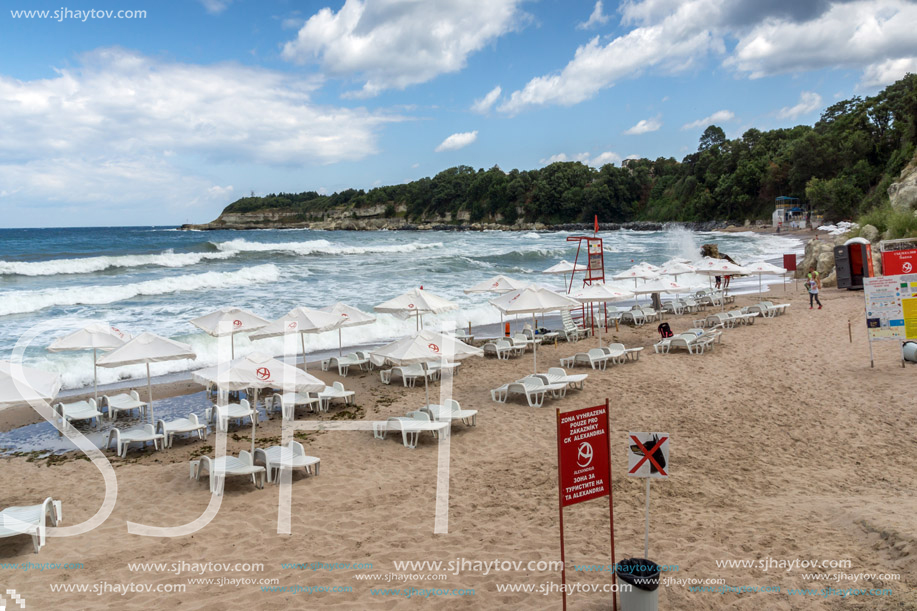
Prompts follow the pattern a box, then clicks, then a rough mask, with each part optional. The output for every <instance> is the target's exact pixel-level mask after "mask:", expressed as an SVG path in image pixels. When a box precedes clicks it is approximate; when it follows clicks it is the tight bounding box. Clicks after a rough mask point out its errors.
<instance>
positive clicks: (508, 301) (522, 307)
mask: <svg viewBox="0 0 917 611" xmlns="http://www.w3.org/2000/svg"><path fill="white" fill-rule="evenodd" d="M490 303H492V304H493V305H494V306H495V307H496V308H497V309H498V310H500V311H501V312H503V313H504V314H531V315H532V331H533V333H532V337H533V339H534V330H535V329H536V328H537V325H536V323H535V315H536V314H545V313H547V312H556V311H558V310H570V309H572V308H578V307H580V302H578V301H576V300H574V299H570V298H569V297H567V296H566V295H560V294H558V293H555V292H554V291H551V290H548V289H546V288H544V287H541V286H535V285H533V286H529V287H526V288H524V289H520V290H518V291H513V292H512V293H505V294H503V295H500V296H499V297H497V298H496V299H491V301H490ZM532 357H533V361H534V364H535V371H534V373H538V345H537V344H533V346H532Z"/></svg>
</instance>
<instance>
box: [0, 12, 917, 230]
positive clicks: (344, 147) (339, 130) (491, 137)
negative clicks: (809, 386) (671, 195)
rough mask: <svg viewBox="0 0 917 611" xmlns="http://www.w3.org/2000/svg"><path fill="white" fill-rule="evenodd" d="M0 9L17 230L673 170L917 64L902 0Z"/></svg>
mask: <svg viewBox="0 0 917 611" xmlns="http://www.w3.org/2000/svg"><path fill="white" fill-rule="evenodd" d="M7 7H8V8H5V9H4V10H5V12H4V13H0V34H2V36H0V40H2V42H0V49H2V50H3V53H0V213H2V220H0V226H5V227H42V226H85V225H143V224H158V225H170V224H180V223H183V222H204V221H208V220H211V219H213V218H215V217H216V216H217V215H218V214H219V212H220V210H222V208H223V207H224V206H226V205H227V204H229V203H230V202H232V201H233V200H235V199H237V198H238V197H241V196H243V195H247V194H249V193H250V192H254V193H256V194H264V193H269V192H277V191H287V192H299V191H306V190H317V191H320V192H327V193H332V192H334V191H338V190H341V189H345V188H349V187H355V188H363V189H369V188H372V187H373V186H377V185H383V184H395V183H401V182H405V181H409V180H414V179H417V178H420V177H423V176H432V175H435V174H436V173H437V172H439V171H441V170H443V169H445V168H447V167H451V166H454V165H458V164H465V165H470V166H473V167H476V168H489V167H491V166H493V165H494V164H498V165H499V166H500V167H501V168H503V169H504V170H509V169H512V168H520V169H531V168H537V167H541V166H543V165H545V164H547V163H550V162H551V161H553V160H564V159H566V160H581V161H584V162H585V163H589V164H590V165H594V166H598V165H601V164H603V163H607V162H614V163H616V164H619V163H620V161H621V160H622V159H624V158H626V157H630V156H638V157H649V158H656V157H659V156H666V157H668V156H672V157H675V158H676V159H679V160H680V159H681V158H682V157H684V155H685V154H687V153H689V152H691V151H694V150H695V149H696V147H697V141H698V138H699V136H700V134H701V132H702V131H703V130H704V128H705V127H706V126H707V125H708V124H709V123H716V124H717V125H720V126H721V127H723V129H724V130H725V131H726V134H727V135H728V136H730V137H737V136H740V135H741V134H742V133H743V132H744V131H745V130H746V129H748V128H749V127H757V128H759V129H771V128H775V127H788V126H793V125H797V124H800V123H805V124H812V123H813V122H814V121H816V120H817V119H818V116H819V114H820V112H821V110H822V109H824V107H826V106H827V105H829V104H831V103H833V102H834V101H836V100H838V99H842V98H849V97H851V96H854V95H870V94H873V93H875V92H876V91H878V90H879V89H881V88H882V87H883V86H885V85H887V84H889V83H891V82H894V81H895V80H897V79H898V78H901V77H902V76H904V74H905V73H906V72H909V71H911V72H917V37H915V36H914V35H913V24H915V23H917V4H915V3H914V2H907V1H904V0H852V1H850V0H840V1H838V0H813V1H800V0H774V1H771V2H760V1H759V0H629V1H625V2H621V3H613V2H610V1H606V2H604V3H603V2H595V1H594V0H593V1H588V2H577V1H567V2H564V1H559V0H540V1H538V0H528V1H522V0H362V1H359V0H346V2H342V1H340V0H338V1H335V2H329V1H323V2H291V1H277V2H270V1H260V2H256V1H254V0H199V1H195V0H185V1H182V2H167V1H159V2H150V1H149V0H120V1H118V2H104V1H101V0H94V1H93V2H91V3H87V4H86V5H75V6H70V5H67V6H62V3H60V2H58V3H57V4H51V3H49V2H29V1H27V0H12V1H11V2H10V3H7ZM64 8H66V9H68V10H69V11H70V12H69V13H65V14H64V15H63V16H60V15H59V16H58V17H55V15H54V11H61V9H64ZM87 9H96V10H97V11H112V12H113V13H114V14H117V12H118V11H145V12H146V14H145V17H139V18H138V17H134V18H130V19H128V18H121V19H117V18H108V17H102V16H100V15H99V14H96V15H95V16H90V17H88V18H85V19H84V18H83V16H82V15H80V14H79V13H78V12H77V11H83V10H87ZM19 10H39V11H40V10H47V11H51V14H50V15H51V16H50V17H49V18H38V17H35V16H33V17H24V16H22V15H20V16H19V17H14V15H13V11H19Z"/></svg>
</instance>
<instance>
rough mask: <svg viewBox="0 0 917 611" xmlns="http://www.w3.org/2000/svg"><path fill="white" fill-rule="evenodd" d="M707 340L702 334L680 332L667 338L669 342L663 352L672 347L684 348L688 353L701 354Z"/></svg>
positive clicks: (668, 350) (669, 350)
mask: <svg viewBox="0 0 917 611" xmlns="http://www.w3.org/2000/svg"><path fill="white" fill-rule="evenodd" d="M706 346H707V341H706V340H705V339H703V336H700V337H698V336H697V335H695V334H693V333H681V334H680V335H676V336H674V337H670V338H669V344H668V347H667V348H666V350H665V352H666V353H669V352H671V350H672V348H684V349H685V350H687V351H688V353H690V354H703V353H704V348H705V347H706Z"/></svg>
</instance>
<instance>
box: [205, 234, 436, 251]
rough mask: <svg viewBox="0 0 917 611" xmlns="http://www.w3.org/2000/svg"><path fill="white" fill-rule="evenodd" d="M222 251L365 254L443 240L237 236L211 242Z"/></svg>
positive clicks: (431, 244)
mask: <svg viewBox="0 0 917 611" xmlns="http://www.w3.org/2000/svg"><path fill="white" fill-rule="evenodd" d="M211 244H213V245H214V246H215V247H216V248H217V249H218V250H220V251H221V252H227V253H233V252H288V253H292V254H296V255H363V254H371V253H400V252H415V251H417V250H422V249H426V248H441V247H442V246H443V243H442V242H417V243H413V244H378V245H373V246H341V245H338V244H332V243H331V242H329V241H328V240H306V241H304V242H250V241H248V240H246V239H244V238H237V239H235V240H229V241H226V242H211Z"/></svg>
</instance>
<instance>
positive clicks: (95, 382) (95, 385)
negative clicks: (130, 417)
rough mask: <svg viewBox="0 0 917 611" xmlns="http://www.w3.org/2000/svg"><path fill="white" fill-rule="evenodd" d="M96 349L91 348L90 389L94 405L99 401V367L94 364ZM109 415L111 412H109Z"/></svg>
mask: <svg viewBox="0 0 917 611" xmlns="http://www.w3.org/2000/svg"><path fill="white" fill-rule="evenodd" d="M96 353H97V349H96V348H93V349H92V390H93V392H94V394H95V399H96V405H98V403H99V368H98V365H96ZM109 415H111V414H109Z"/></svg>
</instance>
